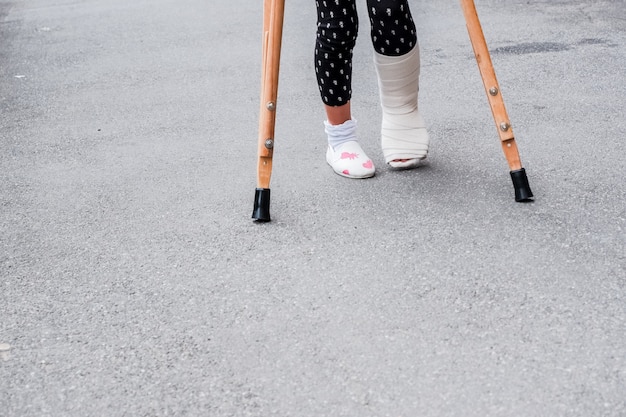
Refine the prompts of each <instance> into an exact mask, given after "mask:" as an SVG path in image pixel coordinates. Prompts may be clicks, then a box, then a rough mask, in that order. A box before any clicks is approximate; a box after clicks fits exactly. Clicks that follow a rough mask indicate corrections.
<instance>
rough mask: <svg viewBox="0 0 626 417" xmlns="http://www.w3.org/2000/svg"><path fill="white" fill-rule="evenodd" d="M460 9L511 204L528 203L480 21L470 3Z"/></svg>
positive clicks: (470, 0)
mask: <svg viewBox="0 0 626 417" xmlns="http://www.w3.org/2000/svg"><path fill="white" fill-rule="evenodd" d="M461 7H462V8H463V14H464V15H465V23H466V25H467V31H468V33H469V37H470V41H471V43H472V48H473V49H474V55H475V56H476V62H477V64H478V69H479V71H480V75H481V78H482V80H483V85H484V87H485V92H486V93H487V99H488V101H489V107H490V108H491V112H492V114H493V119H494V121H495V123H496V129H497V130H498V135H499V136H500V142H501V144H502V150H503V151H504V156H505V157H506V160H507V162H508V164H509V167H510V169H511V179H512V180H513V186H514V188H515V200H516V201H530V199H531V198H532V197H533V194H532V191H531V190H530V186H529V185H528V178H527V176H526V171H525V170H524V168H523V167H522V162H521V160H520V156H519V150H518V148H517V144H516V142H515V136H514V134H513V128H512V127H511V121H510V120H509V115H508V113H507V111H506V107H505V106H504V99H503V98H502V92H501V90H500V85H499V84H498V80H497V78H496V73H495V70H494V68H493V63H492V62H491V55H490V54H489V48H488V47H487V42H486V41H485V36H484V34H483V30H482V26H481V24H480V19H479V18H478V12H477V11H476V5H475V4H474V0H461Z"/></svg>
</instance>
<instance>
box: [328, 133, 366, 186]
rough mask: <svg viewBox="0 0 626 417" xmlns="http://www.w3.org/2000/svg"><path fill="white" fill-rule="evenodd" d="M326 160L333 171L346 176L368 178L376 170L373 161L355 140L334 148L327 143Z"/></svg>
mask: <svg viewBox="0 0 626 417" xmlns="http://www.w3.org/2000/svg"><path fill="white" fill-rule="evenodd" d="M326 162H328V165H330V166H331V167H332V168H333V171H335V173H337V174H339V175H341V176H343V177H347V178H370V177H373V176H374V174H375V172H376V169H375V168H374V163H373V162H372V160H371V159H370V158H369V157H368V156H367V155H366V154H365V152H364V151H363V149H362V148H361V145H359V142H357V141H355V140H352V141H349V142H345V143H342V144H341V145H339V146H337V148H336V149H333V148H332V146H330V145H329V146H328V149H327V150H326Z"/></svg>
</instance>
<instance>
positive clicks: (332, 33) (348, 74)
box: [315, 0, 374, 178]
mask: <svg viewBox="0 0 626 417" xmlns="http://www.w3.org/2000/svg"><path fill="white" fill-rule="evenodd" d="M315 3H316V7H317V41H316V45H315V73H316V77H317V82H318V86H319V90H320V95H321V97H322V101H323V102H324V107H325V110H326V115H327V118H328V120H327V121H326V122H325V123H324V124H325V131H326V134H327V135H328V144H329V146H328V149H327V152H326V161H327V162H328V164H329V165H330V166H331V167H332V168H333V170H334V171H335V172H336V173H337V174H339V175H342V176H345V177H350V178H368V177H371V176H373V175H374V165H373V163H372V161H371V160H370V159H369V158H368V156H367V155H366V154H365V152H363V149H361V146H360V145H359V143H358V141H357V136H356V124H355V122H354V121H353V120H352V115H351V109H350V98H351V96H352V51H353V49H354V45H355V43H356V38H357V33H358V25H359V22H358V16H357V11H356V5H355V0H342V1H335V0H316V2H315Z"/></svg>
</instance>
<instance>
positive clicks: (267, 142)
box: [252, 0, 285, 222]
mask: <svg viewBox="0 0 626 417" xmlns="http://www.w3.org/2000/svg"><path fill="white" fill-rule="evenodd" d="M284 13H285V0H264V1H263V55H262V71H261V109H260V112H259V138H258V161H257V187H256V190H255V195H254V209H253V211H252V218H253V219H254V220H255V221H258V222H269V221H270V220H271V217H270V178H271V176H272V157H273V154H274V130H275V125H276V100H277V96H278V73H279V69H280V48H281V42H282V36H283V17H284Z"/></svg>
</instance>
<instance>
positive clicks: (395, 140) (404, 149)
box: [382, 109, 429, 169]
mask: <svg viewBox="0 0 626 417" xmlns="http://www.w3.org/2000/svg"><path fill="white" fill-rule="evenodd" d="M428 144H429V137H428V131H427V130H426V127H425V123H424V120H423V119H422V117H421V115H420V114H419V112H418V111H417V109H416V110H414V111H413V112H410V113H408V114H385V115H383V127H382V148H383V155H384V156H385V162H387V163H388V164H389V166H391V167H392V168H404V169H409V168H415V167H416V166H418V165H419V162H420V161H421V160H423V159H424V158H426V156H427V155H428Z"/></svg>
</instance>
